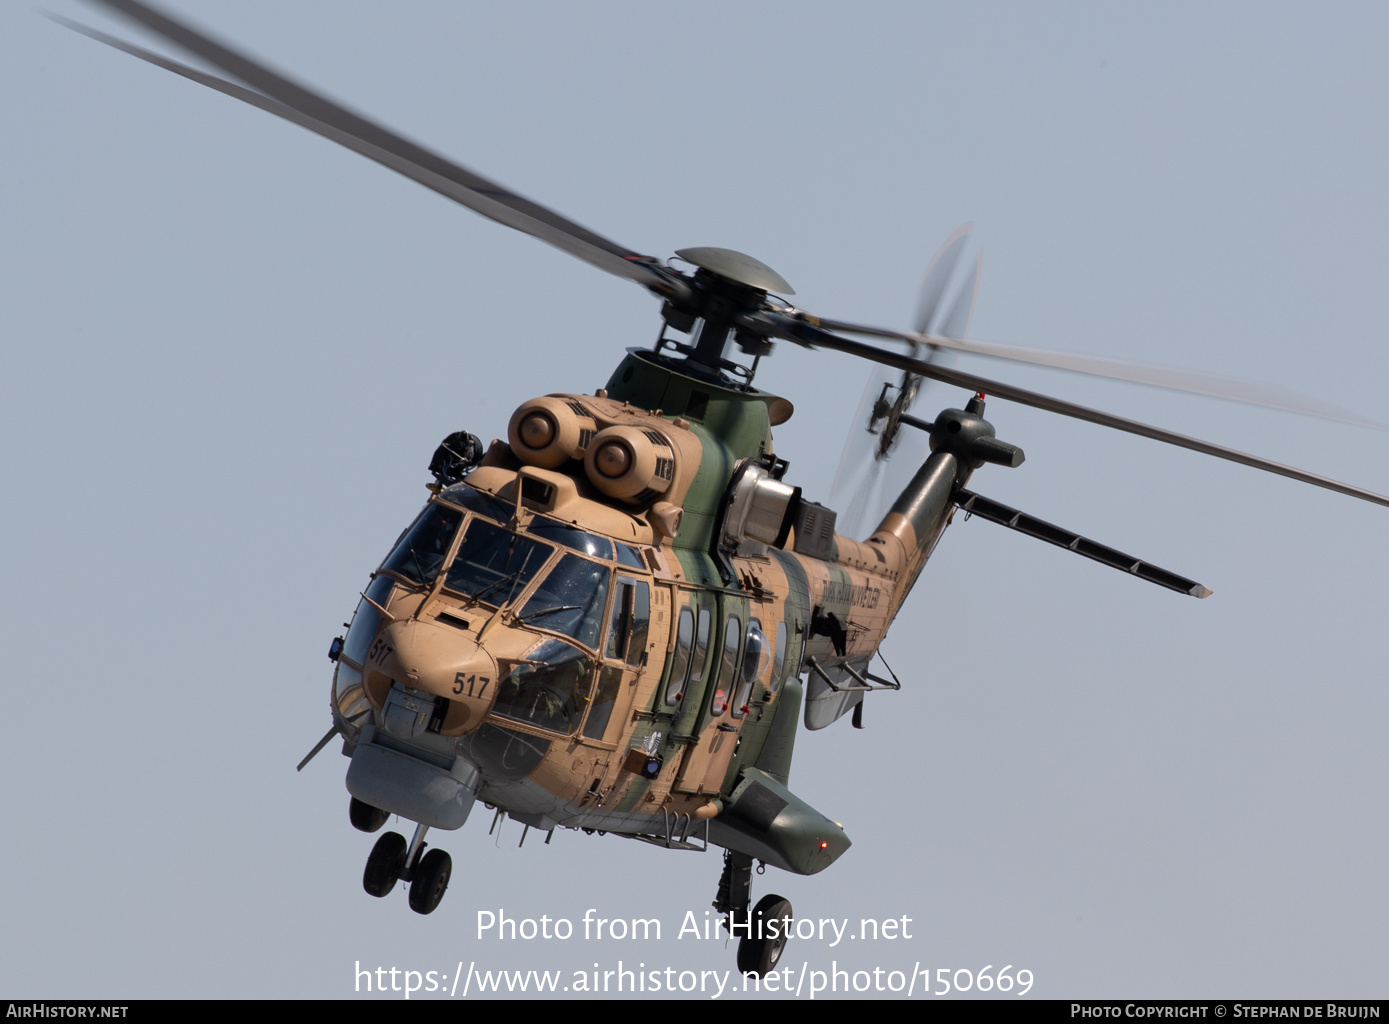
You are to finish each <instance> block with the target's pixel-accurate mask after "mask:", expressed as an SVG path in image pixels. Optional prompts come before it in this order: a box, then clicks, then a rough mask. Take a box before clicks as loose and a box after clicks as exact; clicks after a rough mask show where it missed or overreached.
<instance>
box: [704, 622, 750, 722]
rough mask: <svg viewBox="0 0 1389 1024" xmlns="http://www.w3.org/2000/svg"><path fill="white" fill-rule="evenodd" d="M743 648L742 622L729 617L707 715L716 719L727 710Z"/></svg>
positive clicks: (724, 630) (724, 631)
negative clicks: (740, 650)
mask: <svg viewBox="0 0 1389 1024" xmlns="http://www.w3.org/2000/svg"><path fill="white" fill-rule="evenodd" d="M742 646H743V622H742V620H741V619H739V618H738V616H736V615H730V616H729V617H728V621H727V622H726V623H724V629H723V657H722V658H721V659H720V661H719V675H718V678H717V679H716V680H715V681H714V696H713V697H712V698H710V700H709V713H710V714H711V715H713V716H714V717H715V718H717V717H718V716H719V715H721V714H723V713H724V712H725V711H727V710H728V697H729V691H730V690H731V689H732V688H733V687H734V686H736V685H737V682H738V680H737V678H736V676H735V675H734V673H735V672H736V671H737V670H738V652H739V649H740V648H741V647H742Z"/></svg>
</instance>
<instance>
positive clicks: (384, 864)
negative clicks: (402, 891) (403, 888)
mask: <svg viewBox="0 0 1389 1024" xmlns="http://www.w3.org/2000/svg"><path fill="white" fill-rule="evenodd" d="M405 851H406V843H405V837H404V836H403V835H401V834H400V833H399V832H387V833H386V834H385V835H383V836H382V837H381V838H380V839H378V840H376V845H375V846H373V847H372V848H371V855H370V856H368V857H367V869H366V870H365V871H364V872H362V888H363V889H365V890H366V891H367V893H368V894H369V895H371V896H378V897H379V896H389V895H390V893H391V890H392V889H394V888H395V884H396V882H398V881H400V873H401V872H402V871H403V870H405Z"/></svg>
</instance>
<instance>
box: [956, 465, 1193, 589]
mask: <svg viewBox="0 0 1389 1024" xmlns="http://www.w3.org/2000/svg"><path fill="white" fill-rule="evenodd" d="M955 504H957V505H959V506H960V508H962V509H964V510H965V511H966V512H968V513H970V514H971V515H976V516H980V517H982V518H984V519H987V520H989V521H990V522H992V523H998V524H999V525H1001V526H1006V527H1008V529H1010V530H1017V531H1018V532H1019V533H1025V534H1027V535H1028V536H1029V537H1036V538H1037V539H1038V540H1044V541H1046V542H1047V543H1048V544H1055V545H1056V546H1057V547H1061V548H1065V549H1067V550H1068V551H1074V552H1075V553H1076V554H1078V555H1084V556H1085V557H1086V558H1093V559H1094V560H1095V561H1096V562H1102V563H1104V564H1105V565H1108V566H1110V567H1111V568H1114V569H1119V570H1121V571H1122V572H1126V573H1130V574H1131V575H1134V576H1137V577H1138V578H1139V579H1141V580H1147V581H1148V582H1149V583H1156V584H1157V585H1158V586H1160V587H1166V588H1167V589H1168V590H1176V591H1179V592H1180V593H1183V594H1190V595H1191V596H1192V597H1210V596H1211V591H1209V590H1207V589H1206V588H1205V587H1203V586H1202V585H1201V584H1199V583H1197V582H1196V581H1194V580H1189V579H1186V578H1185V577H1183V576H1178V575H1177V574H1176V573H1174V572H1168V571H1167V570H1166V569H1159V568H1158V567H1157V566H1155V565H1149V564H1148V563H1147V562H1144V561H1142V560H1141V559H1137V558H1134V557H1133V556H1132V555H1126V554H1124V553H1123V552H1122V551H1115V550H1114V549H1113V548H1107V547H1105V546H1104V545H1103V544H1096V543H1095V542H1094V541H1093V540H1089V539H1087V538H1085V537H1082V536H1081V535H1080V534H1078V533H1072V532H1071V531H1070V530H1063V529H1062V528H1061V527H1059V526H1053V525H1052V524H1051V523H1044V522H1042V521H1041V520H1040V519H1035V518H1033V517H1032V516H1030V515H1028V514H1027V513H1026V512H1019V511H1018V510H1017V509H1015V508H1009V507H1008V506H1007V505H1001V504H999V503H998V502H996V501H992V500H990V499H989V498H985V497H984V496H983V495H980V494H975V493H974V492H973V491H965V490H961V491H958V492H956V494H955Z"/></svg>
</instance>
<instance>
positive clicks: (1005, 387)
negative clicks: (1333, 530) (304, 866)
mask: <svg viewBox="0 0 1389 1024" xmlns="http://www.w3.org/2000/svg"><path fill="white" fill-rule="evenodd" d="M743 320H744V322H745V325H746V326H753V325H754V324H755V327H756V329H757V330H759V331H760V332H762V333H763V334H767V335H771V336H773V337H777V338H784V339H785V340H787V341H794V342H797V343H798V344H801V345H806V346H809V347H811V348H828V349H833V350H835V351H836V352H847V353H848V354H849V355H854V356H858V357H860V358H861V359H868V360H871V361H872V362H875V363H882V364H883V365H884V366H895V367H896V368H897V369H899V370H907V371H908V372H910V373H916V374H920V375H921V376H923V377H929V378H931V379H932V380H938V381H942V382H944V383H946V384H954V385H956V386H957V387H962V388H968V389H969V390H971V391H976V392H982V393H984V394H987V395H992V396H994V397H996V398H1002V399H1006V400H1007V401H1011V402H1018V403H1020V404H1022V405H1030V406H1032V407H1033V408H1034V409H1043V410H1045V411H1047V412H1054V413H1060V414H1061V415H1062V416H1070V417H1071V418H1072V419H1077V420H1085V421H1086V422H1087V423H1097V424H1099V425H1100V426H1102V427H1112V428H1113V429H1115V430H1122V431H1125V432H1126V433H1129V434H1137V435H1139V436H1140V437H1148V438H1152V439H1153V440H1154V441H1162V442H1164V443H1165V444H1171V445H1176V446H1177V447H1179V448H1189V449H1191V450H1192V451H1194V452H1201V453H1202V454H1204V455H1213V456H1215V457H1216V458H1217V459H1225V460H1226V461H1228V462H1237V463H1239V464H1240V465H1242V466H1250V467H1252V468H1254V469H1262V470H1264V471H1265V472H1268V473H1277V474H1278V475H1279V476H1286V477H1289V478H1290V479H1293V480H1300V481H1302V482H1303V483H1305V484H1312V485H1313V486H1315V487H1324V488H1326V489H1327V490H1329V491H1337V492H1339V493H1341V494H1348V495H1350V496H1351V497H1352V498H1360V499H1361V500H1362V501H1369V502H1373V503H1374V504H1376V505H1384V506H1389V497H1385V496H1384V495H1382V494H1376V493H1374V492H1373V491H1367V490H1365V489H1364V488H1361V487H1354V486H1352V485H1350V484H1343V483H1341V482H1340V481H1338V480H1331V479H1329V478H1327V477H1324V476H1317V475H1316V474H1315V473H1308V472H1307V471H1306V470H1302V469H1296V468H1294V467H1292V466H1285V465H1283V464H1282V463H1280V462H1273V461H1271V460H1269V459H1262V458H1260V457H1259V456H1257V455H1249V454H1246V453H1245V452H1241V451H1236V450H1235V449H1233V448H1225V447H1223V446H1221V445H1218V444H1211V443H1210V442H1209V441H1202V440H1200V439H1199V438H1195V437H1187V436H1186V435H1185V434H1178V433H1176V432H1175V431H1172V430H1164V429H1163V428H1161V427H1153V426H1149V425H1148V424H1146V423H1139V422H1138V421H1137V420H1130V419H1125V418H1124V417H1122V416H1115V415H1113V414H1112V413H1107V412H1100V411H1099V410H1098V409H1091V408H1088V407H1087V406H1083V405H1076V404H1075V403H1074V402H1067V401H1064V400H1062V399H1060V398H1052V397H1051V396H1050V395H1042V394H1038V393H1037V392H1035V391H1027V390H1025V389H1023V388H1015V387H1013V386H1012V385H1010V384H1004V383H1002V382H1000V381H994V380H988V379H987V378H984V377H976V376H975V375H974V374H972V373H962V372H961V371H959V370H954V369H950V368H948V367H944V366H939V365H937V364H935V363H928V362H927V361H926V360H924V359H913V358H912V357H911V356H905V355H900V354H898V353H896V352H886V351H884V350H882V349H879V348H874V347H873V346H872V345H868V344H865V343H864V342H861V341H853V340H851V339H849V338H841V337H840V336H839V335H837V334H831V333H830V332H829V331H826V330H823V329H822V327H821V326H820V325H822V324H824V323H827V321H823V320H813V319H812V320H800V319H795V318H793V317H790V316H786V315H785V314H781V313H776V312H773V311H770V310H768V311H764V312H762V313H759V314H755V315H750V316H747V317H744V318H743Z"/></svg>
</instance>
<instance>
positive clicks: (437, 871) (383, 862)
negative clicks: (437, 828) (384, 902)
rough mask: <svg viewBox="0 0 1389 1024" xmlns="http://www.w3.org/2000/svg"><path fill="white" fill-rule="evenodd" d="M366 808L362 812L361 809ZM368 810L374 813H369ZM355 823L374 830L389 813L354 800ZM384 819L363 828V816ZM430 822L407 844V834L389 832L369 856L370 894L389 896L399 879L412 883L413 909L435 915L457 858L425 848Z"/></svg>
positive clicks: (366, 880) (365, 880)
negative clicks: (361, 823)
mask: <svg viewBox="0 0 1389 1024" xmlns="http://www.w3.org/2000/svg"><path fill="white" fill-rule="evenodd" d="M359 807H361V808H365V811H359V810H358V808H359ZM367 812H374V813H372V814H370V815H369V814H368V813H367ZM350 813H351V817H352V824H353V825H356V826H357V828H360V829H362V831H364V832H368V831H371V832H374V831H375V830H376V829H378V828H380V827H381V826H382V825H383V824H385V820H386V818H387V817H388V816H389V815H387V814H386V812H384V811H378V810H377V809H376V808H375V807H372V806H370V805H369V804H364V803H362V802H361V801H360V800H357V799H355V798H354V799H353V801H352V807H351V810H350ZM376 815H380V819H381V820H380V821H378V822H377V823H376V825H375V826H374V827H373V828H370V829H367V828H362V825H359V824H358V819H359V817H360V818H361V820H363V821H364V822H367V823H370V822H372V821H375V820H376V818H375V816H376ZM428 831H429V826H428V825H416V826H415V835H414V838H413V839H411V840H410V842H409V844H408V845H407V844H406V842H405V837H404V836H403V835H401V834H400V833H399V832H386V833H384V834H383V835H382V836H381V838H380V839H378V840H376V845H375V846H373V847H372V848H371V854H370V855H369V856H368V857H367V866H366V870H365V871H363V872H362V888H363V889H365V890H366V891H367V894H368V895H370V896H376V897H383V896H389V895H390V894H391V890H393V889H394V888H395V886H396V883H397V882H399V881H406V882H409V883H410V909H411V910H413V911H414V912H415V913H417V914H432V913H433V912H434V909H435V908H436V907H438V906H439V901H440V900H442V899H443V898H444V893H445V892H446V891H448V887H449V876H450V875H451V874H453V859H452V858H451V857H450V856H449V855H448V854H447V853H445V852H444V851H443V850H429V851H428V852H426V851H425V847H426V845H427V844H426V843H425V841H424V835H425V833H426V832H428Z"/></svg>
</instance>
